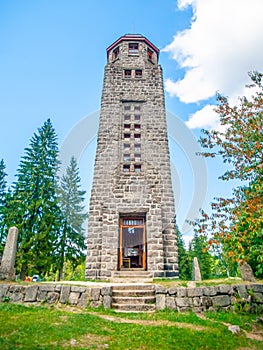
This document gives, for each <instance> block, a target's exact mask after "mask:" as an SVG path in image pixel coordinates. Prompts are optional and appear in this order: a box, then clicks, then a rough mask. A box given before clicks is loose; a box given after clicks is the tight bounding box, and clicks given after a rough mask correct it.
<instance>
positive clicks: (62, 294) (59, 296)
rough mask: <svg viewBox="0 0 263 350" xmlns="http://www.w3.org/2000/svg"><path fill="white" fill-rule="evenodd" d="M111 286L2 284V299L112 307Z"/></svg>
mask: <svg viewBox="0 0 263 350" xmlns="http://www.w3.org/2000/svg"><path fill="white" fill-rule="evenodd" d="M111 293H112V292H111V287H102V288H87V287H78V286H71V285H59V284H58V285H55V284H40V285H39V284H31V285H29V286H25V285H15V284H0V301H9V302H19V303H25V304H29V303H44V302H46V303H48V304H55V303H61V304H69V305H74V306H78V307H83V308H85V307H87V306H90V307H95V308H96V307H99V306H101V305H103V306H104V308H105V309H107V308H110V307H111Z"/></svg>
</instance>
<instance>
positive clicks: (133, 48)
mask: <svg viewBox="0 0 263 350" xmlns="http://www.w3.org/2000/svg"><path fill="white" fill-rule="evenodd" d="M138 52H139V44H138V43H129V54H138Z"/></svg>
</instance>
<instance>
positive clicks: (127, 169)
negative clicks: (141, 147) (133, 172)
mask: <svg viewBox="0 0 263 350" xmlns="http://www.w3.org/2000/svg"><path fill="white" fill-rule="evenodd" d="M123 172H124V173H129V172H130V166H129V165H127V164H125V165H123Z"/></svg>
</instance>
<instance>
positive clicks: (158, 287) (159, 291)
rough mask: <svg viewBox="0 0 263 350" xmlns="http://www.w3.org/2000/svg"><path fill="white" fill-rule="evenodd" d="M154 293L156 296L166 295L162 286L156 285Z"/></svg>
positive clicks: (165, 290)
mask: <svg viewBox="0 0 263 350" xmlns="http://www.w3.org/2000/svg"><path fill="white" fill-rule="evenodd" d="M155 293H156V294H166V293H167V289H166V288H164V287H163V286H160V285H156V286H155Z"/></svg>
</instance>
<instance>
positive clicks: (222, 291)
mask: <svg viewBox="0 0 263 350" xmlns="http://www.w3.org/2000/svg"><path fill="white" fill-rule="evenodd" d="M237 303H249V304H250V307H253V306H254V307H258V306H259V305H261V308H262V309H263V285H262V284H249V285H245V284H239V285H219V286H213V287H198V288H169V289H165V288H163V287H161V286H156V310H162V309H165V308H168V309H171V310H178V311H182V312H183V311H187V310H193V311H194V312H202V311H205V310H217V309H231V308H233V306H234V305H235V304H237Z"/></svg>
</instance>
